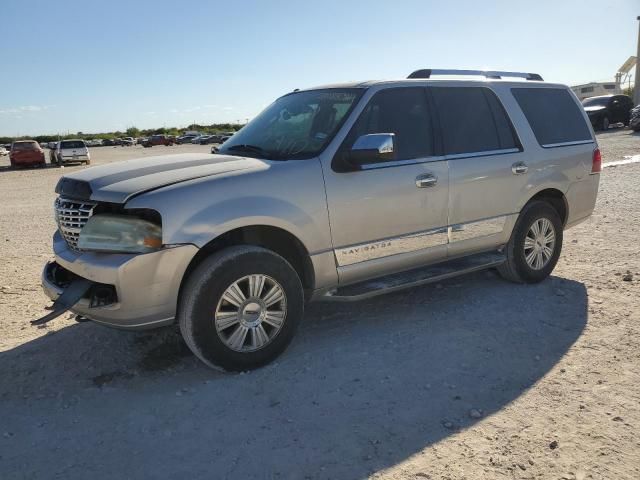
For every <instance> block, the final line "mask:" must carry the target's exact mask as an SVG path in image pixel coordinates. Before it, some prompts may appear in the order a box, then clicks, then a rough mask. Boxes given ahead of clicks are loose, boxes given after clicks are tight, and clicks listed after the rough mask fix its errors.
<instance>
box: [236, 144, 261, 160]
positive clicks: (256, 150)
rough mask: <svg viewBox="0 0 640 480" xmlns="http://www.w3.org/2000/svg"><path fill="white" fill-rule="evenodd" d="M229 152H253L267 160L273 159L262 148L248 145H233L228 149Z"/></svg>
mask: <svg viewBox="0 0 640 480" xmlns="http://www.w3.org/2000/svg"><path fill="white" fill-rule="evenodd" d="M227 150H228V151H229V152H233V151H236V152H251V153H256V154H258V155H261V156H263V157H265V158H268V159H270V158H271V154H270V153H269V152H267V151H266V150H265V149H264V148H262V147H258V146H257V145H248V144H246V143H241V144H239V145H232V146H230V147H229V148H227Z"/></svg>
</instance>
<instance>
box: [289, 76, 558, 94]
mask: <svg viewBox="0 0 640 480" xmlns="http://www.w3.org/2000/svg"><path fill="white" fill-rule="evenodd" d="M450 83H463V84H467V85H487V84H492V85H494V84H495V85H509V86H517V87H522V86H532V87H547V88H549V87H550V88H553V87H555V88H568V87H567V86H566V85H563V84H561V83H549V82H544V81H537V80H512V79H509V80H501V79H483V78H460V77H457V78H402V79H397V80H367V81H363V82H344V83H333V84H328V85H319V86H316V87H311V88H303V89H302V88H301V89H297V90H294V91H309V90H322V89H333V88H369V87H373V86H379V85H398V86H409V85H416V84H417V85H425V84H430V85H437V84H450Z"/></svg>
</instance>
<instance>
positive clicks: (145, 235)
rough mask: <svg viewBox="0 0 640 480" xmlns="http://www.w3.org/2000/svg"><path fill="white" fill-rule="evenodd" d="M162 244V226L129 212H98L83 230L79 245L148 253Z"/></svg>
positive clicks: (79, 246) (91, 248)
mask: <svg viewBox="0 0 640 480" xmlns="http://www.w3.org/2000/svg"><path fill="white" fill-rule="evenodd" d="M160 247H162V228H160V227H159V226H158V225H156V224H155V223H151V222H148V221H146V220H142V219H139V218H135V217H128V216H125V215H113V214H108V213H102V214H98V215H94V216H92V217H91V218H89V220H88V221H87V223H86V224H85V226H84V227H83V228H82V230H81V231H80V238H79V239H78V248H79V249H81V250H92V251H98V252H121V253H148V252H153V251H155V250H158V249H159V248H160Z"/></svg>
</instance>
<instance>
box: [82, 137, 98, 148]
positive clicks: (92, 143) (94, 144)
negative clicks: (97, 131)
mask: <svg viewBox="0 0 640 480" xmlns="http://www.w3.org/2000/svg"><path fill="white" fill-rule="evenodd" d="M84 143H85V144H86V145H87V147H99V146H101V145H102V140H100V139H99V138H95V139H92V140H85V142H84Z"/></svg>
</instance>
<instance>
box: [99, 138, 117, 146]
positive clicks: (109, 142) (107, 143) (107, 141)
mask: <svg viewBox="0 0 640 480" xmlns="http://www.w3.org/2000/svg"><path fill="white" fill-rule="evenodd" d="M114 145H115V142H114V141H113V139H111V138H105V139H104V140H103V141H102V146H104V147H113V146H114Z"/></svg>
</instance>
